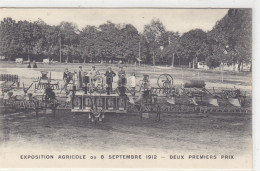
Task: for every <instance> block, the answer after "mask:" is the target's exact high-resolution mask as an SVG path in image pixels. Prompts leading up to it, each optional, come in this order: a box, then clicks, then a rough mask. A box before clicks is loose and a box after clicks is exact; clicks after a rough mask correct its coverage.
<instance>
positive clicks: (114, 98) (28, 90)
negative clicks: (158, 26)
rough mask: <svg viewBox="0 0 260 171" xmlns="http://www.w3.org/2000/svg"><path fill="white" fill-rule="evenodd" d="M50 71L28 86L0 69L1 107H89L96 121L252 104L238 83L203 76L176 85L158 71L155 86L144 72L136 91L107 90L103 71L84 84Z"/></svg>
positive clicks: (236, 109)
mask: <svg viewBox="0 0 260 171" xmlns="http://www.w3.org/2000/svg"><path fill="white" fill-rule="evenodd" d="M50 74H51V73H50ZM50 77H51V75H50V76H47V73H46V72H41V76H40V77H39V79H37V80H36V81H34V82H32V83H31V84H29V85H27V87H26V86H25V85H24V84H22V86H20V79H19V77H18V76H17V75H9V76H7V75H6V74H5V75H3V74H1V77H0V78H1V91H2V96H1V98H0V103H1V110H2V111H3V110H10V111H34V112H35V113H36V116H39V113H42V112H43V113H53V114H55V113H56V111H57V110H58V111H59V110H70V111H71V112H72V113H87V114H88V117H89V119H90V120H91V121H92V122H95V123H96V122H98V121H102V120H103V119H104V118H105V115H106V114H108V113H122V114H124V113H129V114H138V115H139V116H140V118H141V119H143V118H149V116H150V114H151V113H155V114H156V120H157V121H159V120H160V119H161V115H162V114H164V113H169V114H170V113H189V112H191V113H209V114H210V113H248V112H249V111H250V109H251V106H250V104H251V102H250V99H247V98H246V92H244V91H241V90H240V89H236V88H235V87H234V88H232V89H228V88H225V89H222V88H206V83H205V82H204V81H203V80H189V81H186V82H185V83H184V84H182V85H175V84H174V79H173V78H172V76H171V75H169V74H162V75H160V76H159V77H158V79H157V86H155V85H152V84H151V83H150V80H149V76H148V75H144V78H143V80H141V81H140V86H139V88H140V89H137V90H135V91H133V90H129V89H128V88H127V87H126V86H122V85H118V86H117V87H116V88H115V89H114V90H110V91H108V89H107V86H106V85H105V81H104V78H103V77H102V76H101V77H99V79H96V80H95V81H96V82H90V83H88V84H87V85H85V86H83V87H82V88H79V87H77V85H76V84H75V83H74V82H73V81H72V82H71V83H70V84H71V85H70V86H68V85H66V84H65V85H63V86H62V85H60V84H59V81H53V80H52V79H51V78H50ZM33 84H34V85H33ZM63 90H64V91H63Z"/></svg>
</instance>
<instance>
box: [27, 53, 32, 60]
mask: <svg viewBox="0 0 260 171" xmlns="http://www.w3.org/2000/svg"><path fill="white" fill-rule="evenodd" d="M27 56H28V61H29V62H31V59H30V55H29V53H28V54H27Z"/></svg>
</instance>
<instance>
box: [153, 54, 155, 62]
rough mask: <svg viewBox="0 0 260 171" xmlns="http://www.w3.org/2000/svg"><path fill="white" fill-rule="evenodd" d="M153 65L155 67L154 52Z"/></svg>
mask: <svg viewBox="0 0 260 171" xmlns="http://www.w3.org/2000/svg"><path fill="white" fill-rule="evenodd" d="M153 65H155V61H154V52H153Z"/></svg>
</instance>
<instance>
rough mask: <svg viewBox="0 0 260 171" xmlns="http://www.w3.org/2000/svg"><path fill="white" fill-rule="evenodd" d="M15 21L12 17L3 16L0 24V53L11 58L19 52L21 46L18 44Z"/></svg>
mask: <svg viewBox="0 0 260 171" xmlns="http://www.w3.org/2000/svg"><path fill="white" fill-rule="evenodd" d="M17 33H18V28H17V23H16V21H15V20H13V19H12V18H4V19H3V21H1V24H0V53H1V54H0V55H3V56H5V57H6V59H8V60H11V59H12V58H14V57H15V56H16V55H18V54H19V52H20V50H21V48H20V46H19V39H18V34H17Z"/></svg>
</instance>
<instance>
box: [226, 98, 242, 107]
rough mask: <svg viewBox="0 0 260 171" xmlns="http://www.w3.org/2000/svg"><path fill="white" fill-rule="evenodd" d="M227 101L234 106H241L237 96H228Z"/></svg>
mask: <svg viewBox="0 0 260 171" xmlns="http://www.w3.org/2000/svg"><path fill="white" fill-rule="evenodd" d="M228 101H229V103H231V104H232V105H233V106H235V107H241V104H240V101H239V99H237V98H229V99H228Z"/></svg>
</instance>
